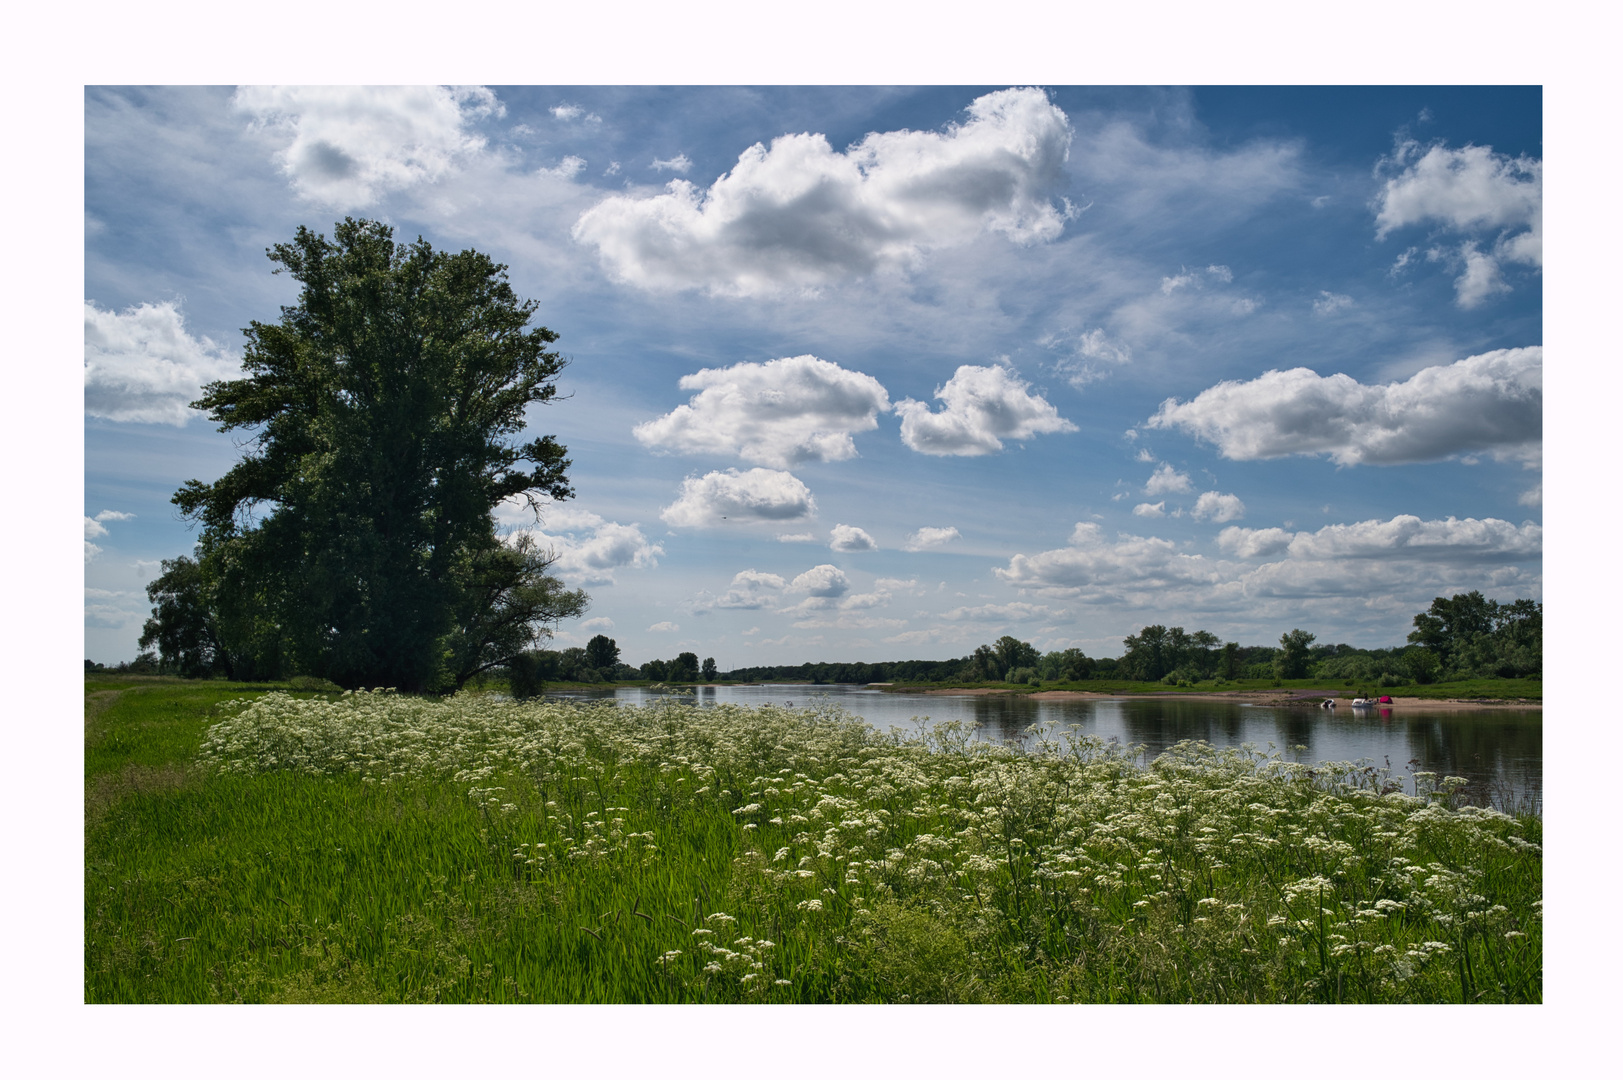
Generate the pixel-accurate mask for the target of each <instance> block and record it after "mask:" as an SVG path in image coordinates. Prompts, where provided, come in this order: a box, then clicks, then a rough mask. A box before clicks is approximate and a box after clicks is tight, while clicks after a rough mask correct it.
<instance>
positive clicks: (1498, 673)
mask: <svg viewBox="0 0 1623 1080" xmlns="http://www.w3.org/2000/svg"><path fill="white" fill-rule="evenodd" d="M154 625H155V624H154V623H149V630H150V629H151V628H152V626H154ZM1413 625H1414V630H1413V631H1412V632H1411V633H1410V634H1409V636H1408V643H1407V644H1405V645H1398V646H1393V647H1391V648H1382V649H1359V648H1355V647H1354V646H1352V645H1346V644H1328V643H1325V644H1319V643H1317V638H1316V637H1315V635H1313V634H1311V633H1309V632H1307V631H1306V630H1300V629H1296V630H1291V631H1289V632H1288V633H1285V634H1282V635H1281V636H1280V639H1279V644H1278V645H1277V646H1272V645H1241V644H1239V643H1238V642H1234V641H1223V640H1222V639H1221V638H1219V637H1218V636H1217V635H1216V634H1213V633H1210V632H1208V631H1205V630H1196V631H1194V632H1192V633H1191V632H1188V631H1185V630H1184V628H1183V627H1181V626H1172V627H1168V626H1163V625H1159V624H1156V625H1153V626H1146V627H1144V628H1143V629H1142V630H1140V631H1139V632H1138V633H1136V634H1129V635H1128V636H1127V637H1126V638H1124V639H1123V640H1122V655H1121V656H1120V657H1090V656H1088V655H1087V654H1085V653H1084V652H1082V650H1080V649H1060V650H1055V651H1053V652H1047V653H1045V652H1041V651H1039V650H1038V649H1036V648H1035V647H1034V646H1033V645H1032V644H1031V643H1030V642H1026V641H1020V640H1019V639H1017V638H1015V637H1012V636H1009V635H1004V636H1003V637H1001V638H999V639H998V640H997V641H996V642H994V643H992V644H989V645H982V646H980V647H979V648H977V649H976V650H975V651H974V652H972V653H970V654H969V655H968V656H961V657H957V658H956V659H951V660H886V661H881V662H878V663H868V662H863V661H853V662H849V663H831V662H822V663H805V664H769V665H760V666H755V667H742V668H734V669H733V670H731V671H725V672H723V671H718V670H717V667H716V661H715V659H714V658H713V657H706V658H705V659H704V660H703V661H701V660H700V659H699V656H698V654H697V653H692V652H683V653H678V654H677V655H676V656H675V657H673V658H672V659H670V660H650V661H648V662H647V663H645V664H642V665H641V666H639V667H633V666H632V665H631V664H628V663H626V662H624V661H623V660H621V659H620V647H619V645H618V644H617V643H616V642H615V641H614V639H613V638H610V637H607V636H606V635H603V634H598V635H597V636H595V637H593V638H592V639H591V640H590V641H588V642H587V643H586V646H585V647H584V648H580V647H572V648H568V649H561V650H557V649H530V650H528V651H525V652H522V653H519V654H517V655H515V656H513V657H511V658H510V659H509V660H508V661H507V662H506V664H505V665H504V666H505V668H506V675H507V682H508V684H509V685H510V687H511V688H512V691H513V693H514V694H515V695H516V696H518V697H529V696H532V695H534V694H536V693H539V692H540V691H541V690H542V688H544V687H545V686H546V684H548V683H553V682H575V683H597V682H627V681H633V680H649V681H653V682H665V683H695V682H701V681H702V682H712V681H715V680H718V679H725V680H727V681H731V682H797V683H904V684H930V683H936V684H959V685H961V684H966V683H984V682H1008V683H1016V684H1030V683H1036V682H1045V683H1046V682H1084V681H1090V680H1092V681H1119V682H1161V683H1166V684H1168V685H1172V686H1179V685H1192V684H1194V683H1198V682H1205V681H1209V680H1213V679H1224V680H1229V679H1233V680H1239V679H1323V680H1326V681H1331V680H1333V681H1336V682H1341V683H1346V682H1349V681H1350V682H1353V683H1356V684H1360V685H1362V686H1367V687H1377V686H1379V687H1389V686H1403V685H1406V684H1409V683H1431V682H1446V681H1454V680H1457V679H1484V678H1542V677H1543V673H1544V605H1543V604H1540V603H1538V602H1536V601H1533V600H1516V601H1514V602H1512V603H1509V604H1501V603H1499V602H1497V601H1494V600H1489V599H1487V598H1486V597H1484V596H1483V595H1482V594H1481V593H1480V592H1469V593H1459V594H1456V595H1455V596H1453V597H1450V598H1447V599H1444V598H1443V597H1440V596H1439V597H1437V598H1436V599H1435V600H1433V601H1432V604H1431V607H1430V608H1428V609H1427V610H1426V611H1423V612H1420V613H1419V614H1417V615H1415V617H1414V620H1413ZM145 643H146V641H145V639H143V644H145ZM182 660H183V658H182V657H177V656H176V655H173V654H172V650H171V649H170V648H169V647H168V646H165V647H164V648H163V649H162V651H161V653H160V655H153V654H151V653H143V654H142V655H141V656H139V657H137V658H136V659H135V661H134V662H133V663H124V664H120V665H118V667H116V668H105V667H103V666H102V665H100V664H93V663H92V662H91V661H89V660H86V661H85V669H86V671H111V672H117V673H130V674H137V673H148V672H161V673H164V674H186V675H193V676H194V677H195V675H196V674H206V672H195V673H194V671H193V670H192V669H191V668H188V667H187V666H186V665H185V664H184V663H183V662H182Z"/></svg>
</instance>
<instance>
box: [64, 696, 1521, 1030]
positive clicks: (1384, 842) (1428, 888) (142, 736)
mask: <svg viewBox="0 0 1623 1080" xmlns="http://www.w3.org/2000/svg"><path fill="white" fill-rule="evenodd" d="M1129 755H1130V751H1129V752H1123V751H1120V750H1118V749H1116V748H1115V747H1113V746H1111V745H1107V744H1101V743H1099V742H1098V741H1096V740H1091V739H1086V738H1080V737H1071V736H1069V735H1067V734H1066V733H1065V732H1049V733H1047V735H1046V737H1045V738H1044V739H1043V740H1042V741H1041V742H1040V743H1039V744H1038V745H1037V746H1036V747H1035V748H1034V749H1032V750H1031V751H1029V752H1026V753H1020V752H1017V751H1015V750H1012V749H1010V748H1007V747H1002V746H994V745H990V744H987V743H983V742H977V741H973V740H972V739H971V738H970V737H969V732H968V731H966V730H963V729H961V728H958V727H956V726H952V725H943V726H941V727H939V728H936V729H934V730H931V731H928V732H925V731H922V730H921V733H920V734H919V735H917V736H915V737H912V738H899V737H896V736H891V735H882V734H880V733H878V732H876V731H874V730H872V729H871V728H868V727H867V726H866V725H864V724H862V723H861V722H860V721H857V720H854V719H852V718H851V717H849V716H847V715H845V714H842V713H840V712H838V711H835V710H832V709H828V708H811V709H789V708H776V707H763V708H758V709H752V708H745V707H740V706H725V705H724V706H716V707H705V708H699V707H695V706H692V705H688V704H682V703H677V702H671V703H666V704H660V705H656V706H649V707H644V708H635V709H633V708H626V707H619V708H617V707H615V706H613V705H611V704H576V703H567V704H566V703H556V702H545V701H532V702H528V703H517V702H512V701H507V700H500V699H495V698H491V697H489V696H484V695H475V694H465V695H460V696H457V697H454V698H448V699H443V700H435V699H424V698H412V697H406V696H399V695H392V694H382V693H378V694H370V693H352V694H342V695H340V694H315V693H298V692H287V691H286V690H274V689H272V688H268V687H252V686H245V685H242V684H230V683H220V682H181V681H178V680H162V679H115V678H98V677H90V678H87V680H86V709H85V951H84V955H85V972H84V978H85V1000H86V1001H91V1002H134V1001H144V1002H233V1001H242V1002H435V1001H438V1002H485V1001H489V1002H979V1001H1011V1002H1140V1001H1143V1002H1150V1001H1156V1002H1476V1001H1483V1002H1537V1001H1540V1000H1541V999H1542V917H1541V892H1542V886H1541V881H1542V863H1541V854H1540V843H1541V841H1542V822H1541V820H1540V819H1539V818H1537V817H1510V816H1506V815H1504V814H1500V813H1497V812H1494V811H1491V810H1484V809H1479V808H1472V807H1459V806H1456V804H1455V803H1456V800H1455V799H1454V798H1453V797H1452V794H1451V793H1452V791H1453V790H1454V789H1455V788H1456V787H1457V784H1456V782H1455V781H1453V780H1450V779H1449V778H1446V777H1429V776H1426V775H1425V774H1421V775H1420V779H1421V781H1422V783H1423V784H1429V789H1425V788H1423V789H1422V792H1421V795H1420V797H1415V796H1411V795H1405V794H1403V793H1401V792H1399V791H1397V790H1395V788H1396V783H1395V781H1389V778H1387V777H1385V776H1384V775H1383V774H1382V773H1380V772H1378V771H1376V770H1374V769H1372V768H1369V767H1365V766H1355V765H1345V766H1319V767H1310V766H1306V765H1302V764H1297V763H1293V762H1290V761H1286V760H1282V759H1281V757H1280V756H1278V755H1277V754H1272V753H1266V752H1263V751H1240V750H1235V751H1221V752H1220V751H1216V750H1213V749H1212V748H1210V747H1207V746H1204V745H1201V744H1183V745H1180V746H1179V747H1176V748H1174V749H1173V750H1172V751H1169V752H1168V753H1167V754H1165V755H1163V756H1162V757H1161V758H1159V759H1157V760H1156V761H1155V762H1154V763H1153V765H1151V766H1150V767H1148V768H1144V767H1141V766H1135V765H1134V763H1133V761H1132V758H1131V757H1130V756H1129Z"/></svg>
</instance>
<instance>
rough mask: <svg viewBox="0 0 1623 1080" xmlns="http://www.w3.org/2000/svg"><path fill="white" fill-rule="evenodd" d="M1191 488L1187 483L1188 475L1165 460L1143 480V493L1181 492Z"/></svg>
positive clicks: (1164, 493) (1163, 493) (1165, 493)
mask: <svg viewBox="0 0 1623 1080" xmlns="http://www.w3.org/2000/svg"><path fill="white" fill-rule="evenodd" d="M1192 490H1194V489H1193V487H1192V486H1191V485H1190V483H1189V477H1188V475H1187V474H1185V473H1181V472H1179V471H1178V470H1177V469H1174V468H1173V467H1172V466H1171V465H1168V464H1166V463H1165V462H1163V463H1162V464H1161V467H1160V468H1159V469H1156V470H1155V472H1154V473H1152V474H1151V475H1150V478H1149V479H1148V480H1147V481H1145V482H1144V494H1146V495H1169V494H1182V493H1185V492H1188V491H1192Z"/></svg>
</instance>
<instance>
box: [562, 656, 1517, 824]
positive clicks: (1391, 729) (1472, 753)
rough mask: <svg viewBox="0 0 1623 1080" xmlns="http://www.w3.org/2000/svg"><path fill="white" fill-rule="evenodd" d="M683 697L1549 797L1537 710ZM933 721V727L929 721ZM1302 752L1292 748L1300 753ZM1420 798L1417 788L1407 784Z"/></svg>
mask: <svg viewBox="0 0 1623 1080" xmlns="http://www.w3.org/2000/svg"><path fill="white" fill-rule="evenodd" d="M554 696H557V697H565V698H572V699H575V700H581V699H613V700H615V701H620V702H625V703H628V704H643V703H646V702H650V701H653V700H657V699H659V698H661V697H664V696H667V695H665V694H663V693H651V692H649V691H647V690H644V689H641V688H624V689H619V690H598V691H579V692H568V693H559V694H557V695H554ZM678 696H680V697H684V698H686V699H687V700H690V701H694V702H695V703H696V704H699V705H711V704H716V703H718V702H737V703H740V704H747V705H762V704H777V705H783V704H786V703H793V704H794V705H796V706H805V705H811V704H814V703H816V702H818V701H830V702H833V703H835V704H838V705H840V706H841V707H843V708H845V709H846V710H847V711H849V712H851V713H852V714H854V715H856V716H860V717H862V718H863V719H864V720H866V721H867V722H868V723H870V724H872V725H873V726H875V727H877V728H879V729H881V730H893V729H895V730H902V731H915V730H917V727H918V724H919V723H920V722H926V723H937V722H941V721H945V720H959V721H963V722H965V723H972V724H974V725H976V730H977V732H978V735H979V737H980V738H984V739H990V740H995V741H1003V740H1008V741H1013V742H1016V743H1020V742H1023V741H1024V740H1026V739H1027V738H1028V737H1029V736H1028V734H1027V732H1028V729H1030V728H1031V727H1032V725H1034V724H1043V725H1045V726H1053V727H1056V728H1064V727H1067V726H1070V725H1075V726H1076V727H1077V728H1078V729H1079V730H1080V731H1082V732H1083V733H1085V734H1089V735H1097V736H1099V737H1100V738H1103V739H1107V740H1109V739H1114V740H1116V741H1117V742H1119V743H1121V744H1123V745H1125V746H1142V747H1143V748H1144V750H1145V755H1146V759H1148V758H1153V757H1154V756H1155V755H1156V754H1159V753H1161V752H1162V751H1163V750H1165V749H1166V748H1167V747H1169V746H1171V745H1173V744H1174V743H1176V742H1179V741H1181V740H1184V739H1199V740H1204V741H1205V742H1209V743H1211V744H1213V745H1214V746H1239V745H1241V744H1243V743H1252V744H1254V745H1256V746H1257V747H1259V748H1266V747H1267V746H1269V745H1270V744H1271V745H1272V746H1274V747H1275V748H1276V749H1278V750H1280V751H1281V752H1283V753H1284V754H1285V756H1287V757H1289V758H1291V759H1292V760H1301V761H1307V762H1316V761H1360V760H1368V761H1370V762H1373V763H1374V764H1375V765H1377V766H1390V768H1391V771H1392V774H1393V775H1394V776H1396V777H1401V778H1404V779H1406V780H1407V779H1408V777H1409V774H1410V773H1411V772H1418V771H1424V772H1434V773H1437V774H1438V775H1439V776H1463V777H1465V778H1466V779H1467V780H1469V781H1470V787H1468V788H1467V789H1466V795H1467V797H1468V798H1470V799H1471V801H1473V802H1479V803H1485V804H1489V805H1493V806H1497V807H1500V808H1501V809H1510V808H1513V807H1520V808H1525V809H1533V810H1537V809H1539V808H1540V807H1541V803H1542V798H1543V773H1544V728H1543V714H1542V713H1541V712H1540V711H1539V710H1536V709H1529V710H1460V711H1457V712H1456V711H1448V712H1418V711H1416V712H1410V713H1405V711H1404V710H1403V709H1402V708H1401V707H1399V708H1397V709H1383V710H1379V711H1365V710H1354V709H1351V708H1347V709H1337V710H1335V711H1334V712H1330V711H1327V710H1319V709H1272V708H1261V707H1257V706H1251V705H1241V704H1232V703H1229V702H1216V701H1190V700H1187V699H1177V698H1136V699H1135V698H1130V699H1115V700H1099V701H1036V700H1033V699H1032V698H1030V697H1026V696H1004V695H987V696H939V697H938V696H933V695H925V694H887V693H883V692H881V691H879V690H873V689H868V688H866V687H851V686H810V685H804V686H802V685H767V686H720V687H716V686H705V687H699V688H698V689H697V690H696V691H689V692H682V693H680V694H679V695H678ZM925 718H928V719H927V720H926V719H925ZM1298 746H1301V747H1306V749H1305V750H1302V751H1296V750H1295V749H1294V748H1295V747H1298ZM1406 787H1407V789H1408V790H1410V791H1413V785H1412V783H1410V784H1408V785H1406Z"/></svg>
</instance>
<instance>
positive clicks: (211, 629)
mask: <svg viewBox="0 0 1623 1080" xmlns="http://www.w3.org/2000/svg"><path fill="white" fill-rule="evenodd" d="M162 566H163V573H162V574H160V575H159V576H158V577H157V578H156V579H155V580H153V581H152V583H151V584H149V585H148V586H147V599H149V600H151V601H152V618H150V619H148V620H147V621H146V625H145V626H144V627H142V629H141V640H140V647H141V649H142V651H146V650H149V649H150V648H151V647H152V646H154V645H156V646H157V647H158V656H159V657H160V660H159V670H160V671H161V672H163V673H164V674H172V675H181V676H184V677H185V678H188V679H201V678H206V677H208V676H209V675H213V674H215V673H217V672H218V673H222V674H229V673H230V659H229V657H228V656H227V654H226V652H225V650H223V649H222V648H221V647H220V639H219V635H218V633H217V632H216V629H215V625H214V617H213V615H212V613H211V611H210V605H209V599H208V596H207V595H206V585H205V583H204V579H203V568H202V567H201V566H199V565H198V564H197V561H196V560H195V559H190V558H187V557H186V556H184V555H183V556H181V557H180V558H178V559H165V560H163V564H162Z"/></svg>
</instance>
